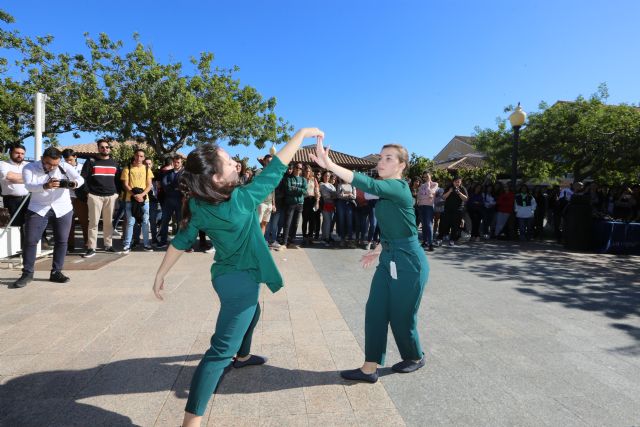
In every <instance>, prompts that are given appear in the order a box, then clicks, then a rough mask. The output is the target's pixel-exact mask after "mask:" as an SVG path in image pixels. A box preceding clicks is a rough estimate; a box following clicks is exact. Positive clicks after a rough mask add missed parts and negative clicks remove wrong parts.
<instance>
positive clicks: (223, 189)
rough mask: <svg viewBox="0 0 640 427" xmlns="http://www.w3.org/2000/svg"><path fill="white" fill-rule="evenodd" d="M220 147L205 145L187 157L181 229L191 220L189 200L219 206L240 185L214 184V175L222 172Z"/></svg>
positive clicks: (182, 183)
mask: <svg viewBox="0 0 640 427" xmlns="http://www.w3.org/2000/svg"><path fill="white" fill-rule="evenodd" d="M219 150H220V147H218V145H216V144H204V145H201V146H200V147H198V148H196V149H195V150H193V151H192V152H191V153H189V155H188V156H187V161H186V162H185V165H184V172H183V173H182V177H181V178H180V190H181V191H182V193H183V196H184V197H183V198H182V221H181V222H180V228H181V229H182V228H185V227H186V226H187V224H189V221H190V220H191V209H189V199H192V198H193V199H196V200H201V201H203V202H207V203H211V204H214V205H217V204H218V203H222V202H226V201H227V200H229V198H231V192H233V190H234V188H236V187H237V186H238V185H239V183H237V182H234V183H231V182H230V183H225V184H222V185H219V184H218V185H217V184H215V183H214V182H213V179H212V178H213V175H215V174H217V173H219V172H220V171H221V170H222V162H221V160H222V159H221V157H220V151H219Z"/></svg>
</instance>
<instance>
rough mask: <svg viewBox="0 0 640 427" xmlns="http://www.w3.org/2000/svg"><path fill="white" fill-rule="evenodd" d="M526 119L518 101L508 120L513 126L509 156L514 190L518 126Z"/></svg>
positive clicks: (518, 136)
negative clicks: (511, 152)
mask: <svg viewBox="0 0 640 427" xmlns="http://www.w3.org/2000/svg"><path fill="white" fill-rule="evenodd" d="M526 119H527V113H525V112H524V111H523V110H522V107H520V103H519V102H518V106H517V107H516V110H515V111H514V112H513V113H511V115H510V116H509V122H511V127H512V128H513V155H512V157H511V187H513V191H514V192H515V191H516V179H517V176H518V143H519V142H520V127H521V126H522V125H523V124H524V121H525V120H526Z"/></svg>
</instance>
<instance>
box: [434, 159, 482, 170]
mask: <svg viewBox="0 0 640 427" xmlns="http://www.w3.org/2000/svg"><path fill="white" fill-rule="evenodd" d="M485 163H486V162H485V160H484V159H483V158H482V157H479V156H464V157H460V158H458V159H453V160H449V161H446V162H442V163H438V164H437V165H435V168H436V169H441V170H442V169H447V170H460V169H476V168H481V167H482V166H484V164H485Z"/></svg>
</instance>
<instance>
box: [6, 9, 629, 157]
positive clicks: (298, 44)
mask: <svg viewBox="0 0 640 427" xmlns="http://www.w3.org/2000/svg"><path fill="white" fill-rule="evenodd" d="M1 7H2V8H3V9H5V10H6V11H7V12H9V13H11V14H12V15H13V16H14V17H15V18H16V24H15V25H14V27H15V28H17V29H19V30H20V31H21V32H23V33H24V34H28V35H42V34H52V35H54V36H55V43H54V48H55V49H56V50H58V51H70V52H78V51H83V50H84V49H85V47H84V37H83V33H84V32H89V33H91V34H92V35H97V34H98V33H100V32H106V33H107V34H109V36H111V37H112V38H115V39H122V40H124V41H125V43H126V44H127V46H129V47H130V46H132V44H133V42H132V39H131V35H132V33H133V32H138V33H139V34H140V36H141V39H142V41H143V42H144V43H145V44H147V45H150V46H152V48H153V49H154V51H155V53H156V56H157V57H158V58H159V60H161V61H182V62H183V63H184V62H188V59H189V57H191V56H197V55H198V54H199V53H200V52H202V51H211V52H213V53H214V54H215V58H216V60H215V64H216V65H218V66H221V67H231V66H233V65H237V66H239V67H240V72H239V73H238V74H237V75H236V76H237V77H238V78H240V79H241V81H242V83H243V84H248V85H251V86H254V87H256V88H257V89H258V91H259V92H260V93H261V94H262V95H263V96H265V97H270V96H275V97H276V98H277V99H278V107H277V112H278V114H279V115H281V116H283V117H284V118H286V119H287V120H288V121H289V122H290V123H291V124H292V125H294V126H295V127H296V128H297V127H302V126H318V127H320V128H322V129H323V130H324V131H325V132H326V141H327V143H328V144H330V145H331V146H332V148H334V149H336V150H338V151H343V152H347V153H350V154H354V155H359V156H364V155H366V154H369V153H373V152H378V151H379V149H380V147H381V146H382V145H383V144H385V143H389V142H397V143H400V144H403V145H405V146H406V147H407V148H408V150H409V151H410V152H416V153H418V154H420V155H424V156H427V157H433V156H434V155H435V154H437V152H438V151H439V150H440V149H441V148H442V147H443V146H444V145H445V144H446V143H447V142H448V141H449V140H450V139H451V138H452V137H453V135H471V134H472V132H473V129H474V127H475V126H477V125H479V126H481V127H494V126H495V119H496V117H498V116H503V115H504V114H503V113H502V110H503V108H504V106H506V105H509V104H515V103H517V102H518V101H520V102H521V103H522V105H523V107H524V109H525V110H526V111H535V110H536V109H537V107H538V104H539V102H540V101H542V100H544V101H547V102H549V103H553V102H555V101H556V100H558V99H563V100H567V99H574V98H575V97H576V96H578V95H580V94H582V95H585V96H588V95H590V94H592V93H594V92H595V91H596V90H597V87H598V85H599V84H600V83H601V82H607V84H608V86H609V93H610V95H611V96H610V98H609V101H608V102H610V103H621V102H626V103H636V104H637V103H638V102H640V84H638V80H637V76H638V69H640V44H639V43H638V36H637V17H638V16H640V2H638V1H637V0H616V1H599V0H592V1H584V0H583V1H575V0H555V1H548V0H538V1H535V2H514V1H492V0H487V1H477V2H471V1H466V2H465V1H458V0H447V1H444V0H443V1H428V0H426V1H402V0H400V1H393V2H391V1H388V2H377V1H360V0H355V1H351V0H347V1H344V0H343V1H333V0H328V1H323V2H307V1H300V0H298V1H279V0H272V1H268V2H267V1H244V0H236V1H234V2H205V1H200V2H196V1H182V2H175V1H172V2H169V1H159V0H155V1H149V0H143V1H126V2H125V1H121V0H111V1H109V2H102V1H101V2H97V1H92V0H85V1H79V0H78V1H68V0H60V1H56V2H52V1H43V0H42V1H30V0H5V1H3V2H2V6H1ZM60 139H61V142H62V145H66V144H72V143H77V142H78V140H74V139H73V138H72V137H71V136H62V137H61V138H60ZM90 140H92V138H91V136H90V135H87V136H85V137H84V138H83V139H81V140H80V141H81V142H88V141H90ZM229 151H230V152H231V153H233V154H236V153H237V154H240V155H242V156H248V157H250V158H251V159H252V160H253V159H254V158H255V157H256V156H257V155H259V154H264V151H263V153H259V152H258V150H256V149H254V148H245V147H231V148H229Z"/></svg>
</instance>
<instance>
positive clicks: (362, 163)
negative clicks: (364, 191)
mask: <svg viewBox="0 0 640 427" xmlns="http://www.w3.org/2000/svg"><path fill="white" fill-rule="evenodd" d="M315 150H316V146H315V145H308V146H306V147H302V148H301V149H299V150H298V152H297V153H296V155H295V156H294V157H293V160H292V162H294V163H304V164H315V162H313V161H312V160H311V157H309V154H312V153H315ZM329 157H331V160H333V161H334V162H335V163H336V164H338V165H340V166H342V167H346V168H349V169H372V168H374V167H375V166H376V163H374V162H371V161H369V160H366V159H363V158H361V157H356V156H351V155H349V154H345V153H341V152H339V151H333V150H331V151H330V152H329Z"/></svg>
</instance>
